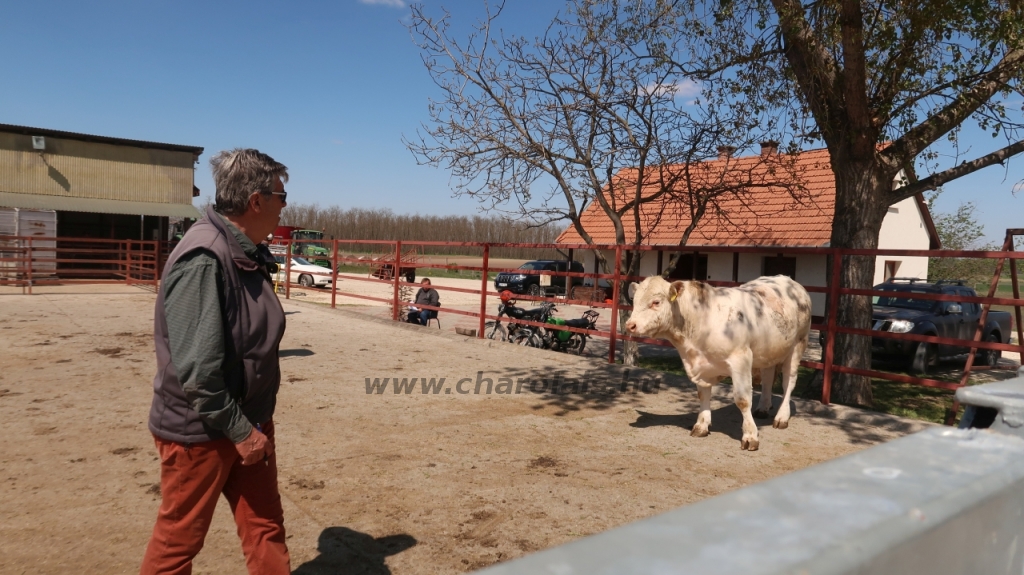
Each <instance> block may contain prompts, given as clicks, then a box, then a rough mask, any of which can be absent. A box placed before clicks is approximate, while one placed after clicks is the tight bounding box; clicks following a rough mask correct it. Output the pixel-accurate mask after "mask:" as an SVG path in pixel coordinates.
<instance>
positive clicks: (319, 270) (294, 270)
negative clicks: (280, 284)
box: [274, 254, 331, 288]
mask: <svg viewBox="0 0 1024 575" xmlns="http://www.w3.org/2000/svg"><path fill="white" fill-rule="evenodd" d="M274 259H275V260H276V261H277V265H278V267H279V269H278V271H277V277H276V278H275V279H284V273H285V269H286V267H285V266H286V261H285V255H284V254H274ZM288 271H289V272H290V276H289V281H290V282H291V283H297V284H299V285H300V286H303V287H313V286H316V287H321V288H322V287H327V286H329V285H331V268H325V267H323V266H317V265H313V264H311V263H309V262H308V261H306V259H305V258H300V257H298V256H292V266H291V269H290V270H288ZM323 274H326V275H323Z"/></svg>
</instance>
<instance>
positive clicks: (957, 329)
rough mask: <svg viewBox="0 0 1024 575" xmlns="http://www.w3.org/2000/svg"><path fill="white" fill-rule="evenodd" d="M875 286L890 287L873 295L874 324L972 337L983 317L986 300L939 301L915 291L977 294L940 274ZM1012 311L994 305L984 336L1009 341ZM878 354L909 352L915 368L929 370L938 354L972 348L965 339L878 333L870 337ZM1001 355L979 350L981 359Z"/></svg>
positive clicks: (982, 362) (920, 332)
mask: <svg viewBox="0 0 1024 575" xmlns="http://www.w3.org/2000/svg"><path fill="white" fill-rule="evenodd" d="M874 289H876V290H884V291H886V292H891V294H886V295H882V296H875V297H874V298H872V318H873V320H874V325H873V329H875V330H878V331H887V332H890V333H912V334H918V335H931V336H938V337H948V338H956V339H966V340H971V339H973V338H974V332H975V330H976V329H977V327H978V320H979V319H980V318H981V305H980V304H977V303H964V302H950V301H935V300H929V299H921V298H919V297H915V294H925V293H927V294H946V295H962V296H972V297H973V296H977V294H976V293H975V291H974V288H971V287H970V286H966V285H964V283H963V282H962V281H948V280H940V281H937V282H935V283H928V282H926V281H924V280H918V279H904V278H894V279H891V280H889V281H887V282H885V283H883V284H879V285H877V286H875V288H874ZM1010 334H1011V323H1010V314H1009V312H1005V311H995V310H989V312H988V317H987V319H986V321H985V326H984V328H983V329H982V332H981V335H982V338H981V339H982V341H987V342H993V343H1009V341H1010ZM871 351H872V355H873V356H875V357H879V356H880V357H883V358H884V357H897V358H900V357H902V358H906V360H907V361H908V367H909V369H910V371H911V372H913V373H919V374H924V373H928V370H929V369H930V368H931V367H933V366H934V365H935V363H936V362H937V361H938V359H939V358H942V357H948V356H954V355H960V354H965V353H967V352H968V351H970V349H969V348H968V347H965V346H961V345H949V344H934V343H924V342H916V341H902V340H895V339H887V338H881V337H875V338H872V339H871ZM1001 356H1002V352H1000V351H996V350H979V351H978V357H977V358H976V362H977V364H978V365H985V366H990V367H992V366H995V365H996V363H997V362H998V361H999V358H1000V357H1001Z"/></svg>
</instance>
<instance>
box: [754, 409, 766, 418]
mask: <svg viewBox="0 0 1024 575" xmlns="http://www.w3.org/2000/svg"><path fill="white" fill-rule="evenodd" d="M754 417H755V418H756V419H768V410H767V409H758V410H755V411H754Z"/></svg>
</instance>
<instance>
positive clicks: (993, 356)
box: [978, 333, 1003, 367]
mask: <svg viewBox="0 0 1024 575" xmlns="http://www.w3.org/2000/svg"><path fill="white" fill-rule="evenodd" d="M985 341H986V342H988V343H999V336H997V335H996V334H994V333H993V334H990V335H989V336H988V337H986V338H985ZM1001 357H1003V352H1001V351H999V350H998V349H983V350H981V351H979V352H978V365H984V366H985V367H995V366H996V365H998V364H999V358H1001Z"/></svg>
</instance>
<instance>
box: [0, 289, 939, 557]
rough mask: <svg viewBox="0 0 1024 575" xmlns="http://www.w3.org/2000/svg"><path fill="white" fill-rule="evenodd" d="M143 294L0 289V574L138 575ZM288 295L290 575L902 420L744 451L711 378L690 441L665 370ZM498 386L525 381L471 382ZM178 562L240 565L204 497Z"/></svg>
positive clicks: (837, 452)
mask: <svg viewBox="0 0 1024 575" xmlns="http://www.w3.org/2000/svg"><path fill="white" fill-rule="evenodd" d="M154 297H155V296H154V294H153V293H151V292H146V291H143V290H140V289H138V288H126V287H122V286H115V287H107V288H103V287H97V286H88V287H78V288H60V289H58V288H52V289H50V290H49V293H46V294H43V295H34V296H22V295H10V294H9V293H7V294H0V346H2V349H3V350H5V351H4V353H3V356H2V360H0V366H2V368H0V432H2V434H3V437H4V438H5V441H4V442H3V443H2V447H0V468H2V472H0V506H2V508H3V510H4V513H3V515H2V518H0V573H5V574H21V573H67V572H75V573H133V572H137V569H138V565H139V561H140V560H141V557H142V554H143V551H144V548H145V545H146V543H147V541H148V537H149V533H150V531H151V529H152V524H153V520H154V518H155V514H156V510H157V506H158V502H159V493H158V492H159V487H158V463H157V459H156V452H155V449H154V447H153V440H152V436H151V435H150V433H149V431H148V429H147V426H146V418H147V414H148V411H149V404H150V400H151V396H152V388H151V381H152V377H153V373H154V354H153V343H152V336H151V330H152V314H153V302H154ZM299 299H302V298H296V299H295V300H292V301H289V302H285V303H284V306H285V310H286V312H287V313H288V330H287V333H286V336H285V339H284V342H283V345H282V352H281V355H282V369H283V373H284V376H283V382H282V388H281V392H280V396H279V402H278V409H277V415H276V416H275V421H276V424H277V425H276V428H277V449H278V454H279V465H280V485H281V489H282V494H283V497H284V505H285V521H286V527H287V529H288V533H289V535H288V543H289V547H290V549H291V552H292V565H293V568H294V569H295V573H300V574H315V573H345V574H348V573H367V574H385V573H395V574H411V573H425V574H435V573H462V572H466V571H470V570H473V569H477V568H480V567H484V566H487V565H490V564H493V563H496V562H500V561H505V560H507V559H510V558H514V557H518V556H521V555H523V554H525V553H529V552H531V551H535V550H538V549H543V548H546V547H550V546H553V545H558V544H561V543H565V542H567V541H571V540H573V539H577V538H579V537H583V536H585V535H588V534H592V533H596V532H599V531H602V530H606V529H608V528H611V527H614V526H617V525H622V524H624V523H627V522H630V521H634V520H637V519H641V518H644V517H649V516H651V515H654V514H657V513H661V512H664V511H667V510H670V509H673V508H675V507H678V506H680V505H685V504H687V503H691V502H694V501H698V500H700V499H703V498H706V497H711V496H715V495H718V494H720V493H723V492H726V491H730V490H733V489H736V488H739V487H742V486H745V485H749V484H751V483H755V482H758V481H762V480H764V479H767V478H770V477H774V476H777V475H780V474H784V473H787V472H790V471H793V470H796V469H800V468H803V467H806V466H809V465H813V464H815V463H818V462H821V461H825V460H828V459H832V458H834V457H838V456H841V455H844V454H847V453H850V452H853V451H856V450H859V449H863V448H864V447H867V446H869V445H872V444H874V443H877V442H880V441H886V440H889V439H892V438H894V437H897V436H899V435H902V434H904V433H907V432H910V431H913V430H916V429H919V428H920V427H921V424H918V423H915V422H909V421H906V420H901V419H898V418H893V417H886V416H880V415H876V414H868V413H866V412H861V411H858V410H854V409H848V408H842V407H823V406H820V405H819V404H817V403H814V402H808V403H804V402H796V409H795V416H794V418H793V420H792V421H791V424H790V427H789V429H786V430H775V429H772V427H771V422H770V420H759V421H758V423H759V424H760V426H761V449H760V450H759V451H756V452H745V451H741V450H740V447H739V438H740V418H739V413H738V411H737V410H736V408H735V407H733V406H732V405H731V402H730V401H729V398H728V397H727V396H726V395H725V392H724V390H723V389H716V392H715V395H714V403H713V410H714V411H713V427H712V429H711V435H710V436H708V437H706V438H692V437H690V436H689V432H688V428H689V427H690V426H691V425H692V424H693V423H694V421H695V419H696V405H697V403H696V401H697V400H696V393H695V389H694V388H693V387H692V385H690V384H689V383H688V382H686V381H685V380H683V379H680V378H673V377H670V376H666V377H665V378H664V379H662V380H654V381H656V382H657V384H658V386H657V387H655V386H653V385H652V384H651V381H652V380H651V379H647V378H651V377H655V376H656V375H657V374H653V373H648V372H642V371H638V370H633V371H631V372H630V373H629V374H628V376H627V377H626V378H625V379H627V381H628V382H630V383H629V385H628V386H627V389H628V390H632V391H627V392H626V393H621V392H619V391H618V390H619V389H620V385H621V382H622V380H623V379H624V377H623V372H622V370H621V369H620V368H616V367H610V366H608V365H606V364H604V363H602V362H601V361H600V360H597V359H587V358H575V357H569V356H565V355H559V354H553V353H551V352H545V351H540V350H533V349H527V348H519V347H515V346H510V345H507V344H500V343H496V342H489V341H479V340H473V339H467V338H464V337H461V336H457V335H454V334H451V333H450V332H449V330H447V329H445V330H428V329H425V328H420V327H416V326H407V325H398V324H394V323H391V322H388V321H385V320H380V319H375V318H372V317H367V316H366V315H359V314H357V313H353V312H351V311H345V310H344V309H339V310H337V311H332V310H329V309H324V308H323V307H322V306H316V305H311V304H309V303H303V302H301V301H298V300H299ZM556 375H561V376H562V377H563V380H560V381H561V384H560V385H557V386H556V389H555V390H554V391H552V389H551V385H550V384H551V383H552V379H553V378H554V377H555V376H556ZM395 377H398V378H413V377H416V378H422V377H427V378H442V377H443V378H445V382H444V383H443V384H441V385H439V386H438V392H437V393H422V388H421V386H420V384H419V382H417V383H416V387H415V389H414V390H413V391H412V392H411V393H395V391H394V389H393V387H392V386H390V385H389V387H388V388H387V389H386V391H384V392H383V393H372V392H371V393H367V383H366V382H367V378H371V379H370V381H371V383H372V381H373V379H375V378H395ZM462 378H468V381H463V382H461V383H460V382H459V380H460V379H462ZM478 378H479V379H481V386H480V391H481V393H479V394H478V393H476V392H475V388H476V381H477V379H478ZM500 378H511V379H512V381H513V382H514V383H515V384H516V385H518V384H519V381H520V380H522V381H523V382H524V384H523V385H522V387H521V388H520V389H518V393H515V391H517V390H516V389H515V386H513V389H512V391H513V393H510V394H500V393H496V391H497V389H494V390H493V391H495V393H490V394H488V393H486V391H487V384H486V381H484V380H485V379H492V380H494V381H493V383H494V384H495V385H496V386H502V384H503V382H502V380H501V379H500ZM545 380H546V382H545ZM584 381H585V382H586V383H587V387H586V388H585V389H584V387H583V386H582V383H581V382H584ZM644 381H647V383H648V386H647V388H646V390H647V392H646V393H645V392H643V390H641V391H639V392H637V391H636V386H635V384H636V383H642V382H644ZM556 383H557V382H556ZM574 383H575V384H574ZM501 388H502V389H503V386H502V387H501ZM655 390H656V391H657V393H654V392H653V391H655ZM462 391H467V392H468V393H462ZM776 402H778V398H776ZM195 567H196V568H195V572H196V573H211V574H212V573H217V574H236V573H238V574H240V573H244V572H245V568H244V563H243V558H242V555H241V551H240V545H239V543H238V541H237V537H236V535H235V530H234V526H233V523H232V520H231V517H230V513H229V510H228V508H227V505H225V504H223V502H222V504H221V505H220V506H219V508H218V512H217V515H216V517H215V519H214V522H213V525H212V527H211V529H210V534H209V536H208V538H207V542H206V546H205V548H204V549H203V551H202V553H200V555H199V557H198V558H197V560H196V564H195Z"/></svg>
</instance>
